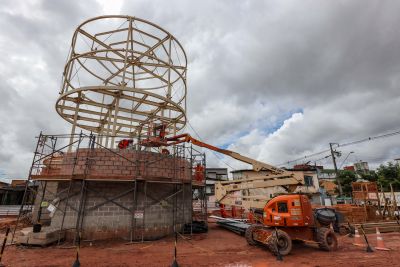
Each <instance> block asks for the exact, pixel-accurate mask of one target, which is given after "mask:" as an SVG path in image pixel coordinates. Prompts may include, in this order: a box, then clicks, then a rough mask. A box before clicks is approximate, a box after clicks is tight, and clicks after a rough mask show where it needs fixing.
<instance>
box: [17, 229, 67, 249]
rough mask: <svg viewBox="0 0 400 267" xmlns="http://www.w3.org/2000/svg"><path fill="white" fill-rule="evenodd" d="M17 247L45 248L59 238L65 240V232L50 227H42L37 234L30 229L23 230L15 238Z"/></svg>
mask: <svg viewBox="0 0 400 267" xmlns="http://www.w3.org/2000/svg"><path fill="white" fill-rule="evenodd" d="M16 237H17V238H16V243H17V245H33V246H47V245H50V244H52V243H54V242H56V241H58V239H59V238H60V239H61V240H63V239H64V238H65V231H60V230H59V229H56V228H52V227H43V228H42V230H41V231H40V232H39V233H34V232H33V230H32V227H29V228H24V229H22V230H21V231H19V232H18V234H17V236H16Z"/></svg>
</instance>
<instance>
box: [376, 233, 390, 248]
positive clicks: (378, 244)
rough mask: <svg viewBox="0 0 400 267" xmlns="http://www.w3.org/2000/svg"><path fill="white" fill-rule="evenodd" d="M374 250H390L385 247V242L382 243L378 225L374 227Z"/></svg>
mask: <svg viewBox="0 0 400 267" xmlns="http://www.w3.org/2000/svg"><path fill="white" fill-rule="evenodd" d="M375 249H376V250H390V249H388V248H386V247H385V244H384V243H383V238H382V235H381V232H379V229H378V227H376V247H375Z"/></svg>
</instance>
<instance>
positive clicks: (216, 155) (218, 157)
mask: <svg viewBox="0 0 400 267" xmlns="http://www.w3.org/2000/svg"><path fill="white" fill-rule="evenodd" d="M187 123H188V125H189V127H190V128H191V129H192V130H193V132H194V133H195V134H196V135H197V137H198V138H199V139H200V141H203V140H202V138H201V137H200V135H199V134H198V132H197V131H196V130H195V129H194V128H193V126H192V125H191V124H190V122H189V120H188V121H187ZM211 152H212V153H213V154H214V156H215V157H216V158H217V159H218V160H219V161H221V162H222V163H224V164H225V165H226V166H228V167H229V168H231V169H232V170H234V169H235V168H233V167H232V166H231V165H229V164H228V163H227V162H225V161H224V160H222V157H220V156H219V155H218V154H217V153H216V152H214V151H211Z"/></svg>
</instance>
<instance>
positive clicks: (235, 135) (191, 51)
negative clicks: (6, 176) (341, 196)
mask: <svg viewBox="0 0 400 267" xmlns="http://www.w3.org/2000/svg"><path fill="white" fill-rule="evenodd" d="M100 2H101V1H100ZM104 3H105V2H104ZM107 3H108V2H107ZM108 4H109V3H108ZM398 10H400V2H398V1H373V0H368V1H365V0H357V1H211V0H206V1H179V0H170V1H163V0H156V1H124V3H123V4H122V7H121V11H120V13H121V14H129V15H132V16H137V17H139V18H142V19H146V20H149V21H151V22H154V23H156V24H158V25H160V26H161V27H162V28H164V29H166V30H168V31H169V32H171V33H172V34H173V35H174V36H175V37H176V38H177V39H178V40H179V41H180V42H181V43H182V45H183V47H184V49H185V51H186V53H187V56H188V62H189V65H188V111H187V112H188V117H189V120H190V121H191V124H192V125H193V126H194V128H195V129H196V130H197V132H198V133H199V134H200V135H201V136H202V137H203V138H204V139H205V140H206V141H208V142H210V143H214V144H217V145H226V144H230V148H232V149H237V150H238V151H240V152H242V153H245V154H248V155H250V156H252V157H255V158H259V159H261V160H266V161H269V162H273V163H277V162H278V163H279V162H283V161H285V160H290V159H293V158H297V157H298V156H301V155H303V154H306V153H311V152H313V151H318V150H320V149H326V146H327V144H328V143H329V142H341V141H343V140H352V139H357V138H363V137H365V136H373V135H376V134H380V133H382V132H389V131H391V130H396V129H399V128H400V123H399V122H400V119H399V116H398V114H400V88H399V87H400V63H399V62H400V53H399V52H398V49H399V47H400V27H398V25H400V15H399V12H398ZM102 12H103V11H102V9H101V5H99V4H98V3H97V2H96V1H50V0H49V1H4V2H3V3H2V6H0V29H1V34H0V52H1V54H2V55H3V59H2V62H0V79H1V80H2V83H1V84H0V92H1V98H0V105H1V106H0V112H1V113H0V123H1V125H2V128H3V127H7V131H2V134H0V144H1V145H2V147H3V148H2V149H1V150H0V151H1V152H0V160H8V161H9V163H7V164H5V163H4V161H1V162H0V169H5V170H6V171H7V172H8V173H10V174H13V175H21V173H22V174H24V173H25V171H22V172H21V171H19V169H23V168H22V167H21V166H20V164H21V161H25V160H26V159H29V157H31V155H32V154H31V153H32V150H33V146H34V138H33V137H34V136H35V135H37V133H38V132H39V131H40V130H43V131H45V132H51V133H60V132H68V131H69V125H68V124H67V123H66V122H64V121H63V120H62V119H61V118H60V117H59V116H58V114H56V112H55V110H54V104H55V101H56V99H57V97H58V90H59V83H60V78H61V73H62V71H63V67H64V63H65V58H66V56H67V53H68V49H69V45H70V41H71V37H72V34H73V31H74V29H75V27H76V26H77V25H79V24H80V23H82V22H83V21H84V20H86V19H88V18H90V17H94V16H97V15H100V14H101V13H102ZM104 13H108V12H107V11H105V12H104ZM298 111H301V113H296V112H298ZM293 113H296V114H293ZM187 130H188V131H191V130H190V128H188V129H187ZM15 140H21V142H18V143H16V142H14V141H15ZM399 143H400V142H399V140H398V138H397V139H396V138H394V139H390V140H389V139H388V141H387V143H385V144H384V145H382V146H379V144H378V143H377V145H376V146H372V145H371V146H368V147H367V148H363V149H361V148H360V151H358V152H357V153H358V154H357V153H356V154H357V156H358V157H359V159H362V158H363V157H365V158H367V156H368V157H370V158H375V159H376V158H387V159H390V158H391V157H393V155H395V154H396V153H400V151H399V150H398V147H399V145H400V144H399ZM4 145H5V146H4ZM11 154H12V155H14V157H10V156H9V155H11ZM17 154H18V155H21V156H15V155H17ZM372 155H374V156H372ZM28 161H29V160H28ZM216 162H217V161H215V158H213V156H212V155H211V156H210V163H209V164H210V165H215V164H217V163H216ZM24 164H25V163H24ZM4 165H6V166H4ZM25 165H26V164H25Z"/></svg>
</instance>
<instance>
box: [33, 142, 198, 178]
mask: <svg viewBox="0 0 400 267" xmlns="http://www.w3.org/2000/svg"><path fill="white" fill-rule="evenodd" d="M43 165H44V167H43V168H42V170H41V172H40V173H39V174H37V175H33V176H32V178H33V179H37V180H43V179H57V180H60V179H71V178H77V179H88V180H90V179H92V180H93V179H96V180H101V179H104V180H134V179H146V180H173V181H187V180H189V179H191V171H192V170H191V166H190V162H188V161H187V160H185V159H183V158H176V157H173V156H170V155H164V154H161V153H154V152H146V151H135V150H119V149H114V150H108V149H104V148H95V149H89V148H84V149H79V150H78V151H75V152H69V153H64V154H63V155H58V156H54V157H53V158H48V159H46V160H45V161H44V163H43Z"/></svg>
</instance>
